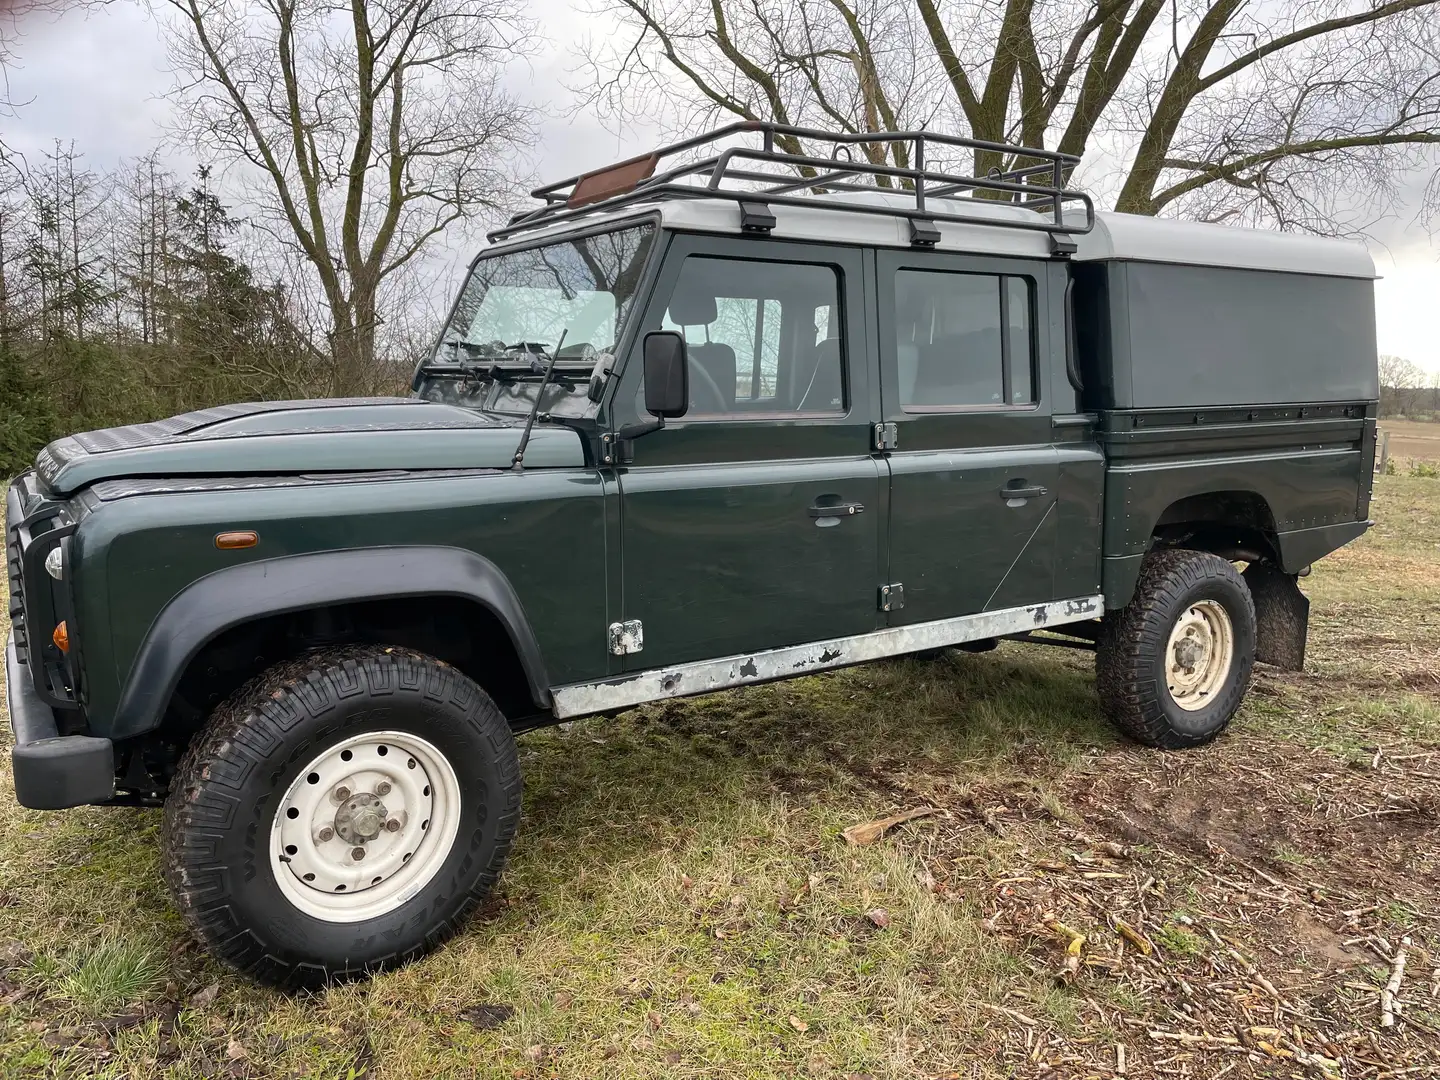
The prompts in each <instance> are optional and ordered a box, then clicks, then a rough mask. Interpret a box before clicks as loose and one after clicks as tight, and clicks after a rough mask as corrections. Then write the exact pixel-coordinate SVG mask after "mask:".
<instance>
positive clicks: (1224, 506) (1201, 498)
mask: <svg viewBox="0 0 1440 1080" xmlns="http://www.w3.org/2000/svg"><path fill="white" fill-rule="evenodd" d="M1150 546H1151V548H1156V547H1182V548H1189V549H1190V550H1192V551H1204V552H1208V553H1209V554H1211V555H1219V556H1220V557H1221V558H1222V559H1229V560H1231V561H1238V562H1273V563H1278V562H1279V560H1280V540H1279V530H1278V529H1277V528H1276V526H1275V513H1274V511H1272V510H1271V509H1270V503H1269V502H1268V501H1267V500H1266V499H1265V497H1264V496H1263V495H1261V494H1260V493H1259V492H1258V491H1251V490H1234V491H1207V492H1202V493H1200V494H1197V495H1187V496H1185V497H1184V498H1181V499H1176V500H1175V501H1174V502H1172V503H1171V504H1170V505H1169V506H1167V507H1166V508H1165V509H1164V510H1163V511H1162V512H1161V513H1160V516H1159V517H1158V518H1156V520H1155V525H1154V527H1153V529H1152V530H1151V534H1150Z"/></svg>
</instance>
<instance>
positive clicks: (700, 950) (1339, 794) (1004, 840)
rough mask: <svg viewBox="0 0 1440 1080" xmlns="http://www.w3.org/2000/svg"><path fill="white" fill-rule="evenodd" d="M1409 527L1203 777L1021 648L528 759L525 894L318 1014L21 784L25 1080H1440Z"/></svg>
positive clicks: (9, 965)
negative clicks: (875, 833)
mask: <svg viewBox="0 0 1440 1080" xmlns="http://www.w3.org/2000/svg"><path fill="white" fill-rule="evenodd" d="M1373 514H1374V516H1375V517H1376V518H1377V519H1378V522H1379V524H1378V526H1377V527H1376V528H1375V529H1373V530H1372V531H1371V532H1370V533H1369V534H1368V535H1367V536H1366V537H1365V538H1363V539H1362V540H1361V541H1359V542H1357V543H1356V544H1354V545H1353V546H1351V547H1350V548H1348V549H1346V550H1344V551H1342V552H1340V553H1338V554H1336V555H1335V556H1333V557H1331V558H1330V559H1327V560H1325V561H1324V562H1322V563H1321V564H1319V565H1318V566H1317V567H1316V568H1315V572H1314V574H1313V575H1312V576H1311V577H1309V578H1308V579H1306V581H1305V583H1304V584H1305V588H1306V590H1307V591H1308V592H1309V593H1310V595H1311V597H1312V598H1313V601H1314V609H1313V612H1312V620H1311V650H1310V663H1309V670H1308V671H1307V673H1306V674H1303V675H1294V674H1281V673H1278V672H1274V671H1271V670H1261V671H1259V672H1258V673H1257V676H1256V679H1255V684H1254V687H1253V689H1252V692H1251V694H1250V696H1249V698H1248V701H1247V704H1246V705H1245V707H1244V709H1243V710H1242V712H1241V714H1240V716H1239V718H1238V720H1237V721H1236V723H1235V725H1234V727H1233V729H1232V730H1231V732H1230V733H1229V734H1227V735H1226V736H1225V737H1224V738H1222V739H1221V740H1220V741H1219V742H1218V743H1216V744H1214V745H1212V746H1210V747H1207V748H1205V749H1203V750H1199V751H1195V752H1190V753H1183V754H1165V753H1158V752H1154V751H1149V750H1144V749H1140V748H1138V747H1135V746H1133V745H1129V744H1126V743H1125V742H1123V741H1121V740H1120V739H1118V738H1117V737H1116V736H1115V735H1113V734H1112V733H1111V731H1110V729H1109V728H1108V727H1107V726H1106V723H1105V721H1104V720H1103V718H1102V717H1101V715H1100V713H1099V711H1098V708H1097V706H1096V703H1095V699H1094V693H1093V678H1092V674H1091V663H1090V657H1089V656H1088V655H1086V654H1083V653H1072V652H1069V651H1066V650H1060V649H1051V650H1045V649H1038V648H1033V647H1032V648H1028V649H1027V648H1026V647H1023V646H1019V645H1007V646H1005V647H1003V648H1002V649H1000V650H998V651H997V652H994V653H990V654H984V655H968V654H959V653H957V654H951V655H948V656H946V657H944V658H942V659H940V660H938V661H932V662H919V661H903V662H893V663H884V664H877V665H872V666H869V667H865V668H858V669H853V670H849V671H844V672H839V673H835V674H831V675H825V676H817V677H812V678H808V679H804V680H800V681H796V682H790V683H785V684H779V685H775V686H769V687H763V688H755V689H747V690H742V691H736V692H731V693H726V694H719V695H715V696H712V697H710V698H706V699H701V700H696V701H691V702H683V703H668V704H664V705H658V706H655V707H647V708H643V709H639V710H636V711H634V712H631V713H629V714H627V715H626V716H624V717H621V718H620V719H618V720H614V721H595V722H588V723H581V724H577V725H573V726H569V727H567V728H565V729H563V730H551V731H548V732H543V733H537V734H534V735H527V736H525V737H524V738H523V739H522V745H521V753H522V757H523V761H524V766H525V769H526V790H525V798H526V812H525V819H524V823H523V825H522V828H521V835H520V841H519V844H518V846H517V848H516V850H515V854H514V858H513V860H512V862H511V865H510V869H509V871H508V873H507V875H506V877H505V878H504V881H503V886H502V891H501V892H500V894H499V895H498V896H497V897H496V898H495V899H494V902H493V903H492V904H490V906H489V907H488V908H487V909H486V910H485V911H483V912H481V913H479V914H477V915H476V916H475V917H474V918H473V920H472V921H471V922H470V924H469V926H468V927H467V929H466V930H465V932H464V933H463V934H462V935H461V936H460V937H458V938H457V939H456V940H454V941H452V942H451V943H450V944H449V945H448V946H446V947H445V948H443V949H442V950H440V951H439V952H438V953H436V954H435V955H433V956H431V957H429V958H427V959H425V960H424V961H422V962H420V963H418V964H415V965H413V966H412V967H410V968H408V969H406V970H404V971H400V972H396V973H392V974H390V975H386V976H383V977H379V978H376V979H374V980H373V981H371V982H368V983H364V984H359V985H351V986H345V987H340V988H336V989H333V990H330V991H328V992H325V993H319V994H315V995H307V996H285V995H282V994H279V993H275V992H272V991H269V990H265V989H262V988H259V987H256V986H254V985H251V984H249V983H247V982H246V981H244V980H242V979H240V978H237V977H234V976H232V975H230V974H228V973H227V972H225V971H224V970H222V969H220V968H219V967H218V966H217V965H215V964H214V963H213V962H211V961H210V960H208V959H207V958H206V957H205V956H204V955H203V954H201V953H199V952H197V951H196V949H195V947H194V946H193V945H192V943H191V942H190V940H189V939H188V937H187V936H186V934H185V932H184V930H183V928H182V926H181V924H180V920H179V918H178V917H177V916H176V914H175V913H174V911H173V910H172V909H171V908H170V906H169V904H168V901H167V897H166V895H165V893H164V890H163V888H162V885H161V882H160V875H159V870H158V867H157V855H156V852H157V842H158V836H157V833H158V830H159V827H160V815H159V813H158V812H157V811H136V810H103V809H79V810H74V811H69V812H65V813H53V814H42V813H33V812H29V811H25V810H21V809H19V808H18V807H16V806H15V804H14V802H13V794H12V792H11V789H10V781H9V775H8V768H9V762H8V757H9V755H8V754H6V755H4V758H5V763H4V766H3V768H4V774H3V778H0V1076H3V1077H26V1078H29V1077H50V1076H54V1077H60V1076H64V1077H89V1076H104V1077H111V1078H118V1077H122V1076H123V1077H127V1078H132V1080H133V1078H141V1077H154V1076H162V1075H163V1076H173V1077H211V1076H220V1077H302V1076H303V1077H311V1076H313V1077H335V1078H351V1080H353V1078H356V1077H361V1076H364V1077H370V1078H375V1080H379V1078H408V1077H431V1076H445V1077H451V1076H454V1077H492V1076H494V1077H517V1078H528V1077H535V1078H540V1077H549V1076H560V1077H577V1078H580V1077H584V1078H590V1077H612V1076H613V1077H702V1076H704V1077H739V1076H746V1077H749V1076H755V1077H829V1078H835V1080H856V1078H863V1077H870V1078H876V1080H878V1078H890V1077H895V1078H901V1077H904V1078H910V1077H924V1078H938V1077H948V1078H959V1077H1001V1076H1039V1075H1042V1074H1044V1075H1050V1076H1075V1077H1081V1076H1094V1077H1110V1076H1115V1075H1120V1074H1123V1075H1125V1076H1130V1077H1149V1076H1172V1075H1181V1076H1190V1077H1219V1076H1222V1075H1228V1076H1232V1077H1249V1076H1274V1077H1300V1076H1305V1077H1316V1078H1320V1080H1339V1078H1341V1077H1345V1078H1359V1077H1376V1078H1379V1077H1390V1076H1394V1077H1399V1076H1405V1077H1419V1076H1427V1075H1428V1076H1435V1075H1440V833H1437V829H1436V825H1437V815H1440V794H1437V792H1440V662H1437V661H1440V648H1437V642H1440V481H1437V480H1430V479H1422V478H1412V477H1408V476H1395V477H1384V478H1381V480H1380V481H1379V482H1378V486H1377V493H1376V499H1375V504H1374V509H1373ZM0 610H3V608H0ZM7 736H8V731H7ZM925 808H929V809H933V810H934V813H932V814H930V815H928V816H924V817H921V818H918V819H916V820H914V821H911V822H909V823H906V824H904V825H901V826H898V827H896V828H895V829H893V830H892V831H891V832H890V833H889V834H887V835H886V836H885V838H884V839H882V840H881V841H879V842H878V843H875V844H873V845H870V846H864V847H855V846H850V845H848V844H846V843H845V841H844V840H843V839H842V837H841V832H842V830H844V829H845V828H846V827H847V826H850V825H853V824H856V823H859V822H864V821H867V820H869V819H874V818H877V817H880V816H883V815H887V814H893V813H897V812H901V811H906V810H912V809H925ZM1081 936H1083V941H1081V940H1079V938H1080V937H1081ZM1402 954H1403V956H1404V958H1405V961H1406V963H1405V967H1404V971H1403V973H1402V975H1401V979H1400V982H1399V993H1398V1001H1399V1011H1398V1019H1397V1020H1396V1022H1395V1023H1394V1025H1393V1026H1382V1024H1381V1020H1382V1006H1381V1002H1382V988H1383V987H1384V986H1385V984H1386V983H1387V982H1388V981H1390V980H1391V979H1392V976H1393V973H1394V971H1395V969H1396V961H1397V958H1398V957H1399V956H1400V955H1402Z"/></svg>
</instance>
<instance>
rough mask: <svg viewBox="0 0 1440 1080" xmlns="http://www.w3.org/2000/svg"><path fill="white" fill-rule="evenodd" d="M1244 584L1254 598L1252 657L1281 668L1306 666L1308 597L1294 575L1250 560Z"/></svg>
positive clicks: (1282, 669) (1308, 615) (1308, 622)
mask: <svg viewBox="0 0 1440 1080" xmlns="http://www.w3.org/2000/svg"><path fill="white" fill-rule="evenodd" d="M1245 584H1246V585H1248V586H1249V587H1250V595H1251V597H1252V598H1253V599H1254V601H1255V659H1256V660H1259V661H1260V662H1261V663H1262V664H1270V665H1271V666H1273V667H1277V668H1279V669H1280V670H1281V671H1303V670H1304V669H1305V639H1306V637H1307V636H1308V634H1309V627H1310V600H1309V598H1308V597H1307V596H1306V595H1305V594H1304V593H1302V592H1301V591H1300V586H1298V585H1297V584H1296V583H1295V575H1294V574H1287V573H1285V572H1284V571H1282V570H1280V569H1278V568H1276V567H1274V566H1269V565H1266V564H1265V563H1251V564H1250V565H1249V566H1248V567H1246V569H1245Z"/></svg>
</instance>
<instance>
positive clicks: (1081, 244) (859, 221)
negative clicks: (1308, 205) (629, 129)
mask: <svg viewBox="0 0 1440 1080" xmlns="http://www.w3.org/2000/svg"><path fill="white" fill-rule="evenodd" d="M758 198H759V199H762V200H763V196H759V197H758ZM809 201H811V202H813V206H803V207H802V206H795V205H791V204H778V203H777V204H774V205H772V206H771V207H770V212H771V213H773V214H774V215H775V229H774V231H773V232H772V233H771V235H772V236H774V237H775V238H776V239H792V240H819V241H827V242H832V243H833V242H836V241H839V242H848V243H854V244H864V245H874V246H879V247H897V248H909V247H910V246H911V244H910V229H909V223H908V220H907V219H906V218H905V217H903V216H901V215H899V214H895V215H893V216H892V215H889V214H884V213H857V212H855V210H854V209H849V208H847V207H853V206H854V204H856V203H860V202H863V203H865V204H868V205H869V206H872V207H883V206H886V205H891V204H893V205H894V206H896V207H897V208H899V207H905V208H907V209H911V210H913V209H914V206H915V202H914V196H913V195H912V194H908V193H907V194H904V195H900V194H894V195H891V194H887V193H885V192H883V191H876V192H874V193H857V192H846V193H843V194H835V195H816V196H813V197H812V198H811V199H810V200H809ZM929 205H931V206H934V207H935V208H936V209H937V210H941V211H942V212H943V210H946V209H948V210H952V211H953V212H955V213H962V214H965V215H969V216H976V217H985V218H994V219H995V224H994V225H988V224H986V225H980V224H963V223H958V222H949V221H939V222H936V223H935V224H936V227H937V228H938V229H939V231H940V242H939V243H938V244H937V245H936V248H935V250H938V251H963V252H969V253H972V254H980V255H1009V256H1028V257H1032V258H1047V257H1049V256H1050V254H1051V248H1050V235H1049V234H1048V233H1046V232H1041V231H1036V230H1030V229H1024V228H1006V227H1005V226H1006V224H1007V223H1009V222H1014V223H1017V224H1018V223H1023V222H1027V221H1035V220H1036V214H1035V213H1033V212H1032V211H1029V210H1026V209H1023V208H1022V207H1018V206H1011V205H1004V204H1000V203H995V202H990V201H987V200H983V199H936V200H932V201H931V203H930V204H929ZM644 213H652V214H653V213H658V214H659V215H660V219H661V223H662V224H663V225H664V226H665V227H666V228H671V229H681V230H687V231H701V232H721V233H738V232H740V206H739V204H738V203H736V202H734V201H732V200H729V199H714V198H704V197H697V198H693V199H692V198H683V199H666V200H658V201H656V202H654V203H632V204H630V205H628V206H625V207H623V208H617V210H616V211H614V212H613V213H606V212H604V211H603V210H599V211H598V212H597V213H596V214H594V215H593V216H586V217H585V218H582V219H580V220H579V221H573V220H572V221H563V222H556V223H554V224H553V225H549V226H545V225H543V224H542V223H540V222H537V227H536V228H535V229H534V230H533V231H532V230H526V231H524V232H523V233H521V234H520V235H517V236H514V237H512V238H510V239H509V240H507V241H506V243H507V244H511V243H533V242H534V241H535V240H538V239H541V238H543V237H548V236H552V235H553V236H560V235H563V234H565V233H569V232H573V231H575V230H576V229H578V228H581V227H583V228H586V229H589V228H593V227H595V226H597V225H602V224H603V223H605V222H606V221H609V220H620V219H623V218H633V217H635V216H637V215H640V214H644ZM1072 219H1073V220H1075V221H1076V222H1077V224H1079V223H1081V222H1083V220H1084V217H1083V212H1080V211H1067V214H1066V220H1072ZM1072 238H1073V239H1074V241H1075V243H1076V244H1077V245H1078V249H1079V250H1078V251H1077V252H1076V253H1075V255H1074V258H1075V259H1077V260H1080V261H1102V260H1132V261H1140V262H1161V263H1176V264H1180V265H1189V266H1217V267H1229V268H1233V269H1247V270H1275V271H1281V272H1287V273H1296V274H1320V275H1325V276H1329V277H1350V278H1374V277H1375V276H1376V274H1375V264H1374V262H1373V260H1372V259H1371V258H1370V253H1369V252H1368V251H1367V250H1366V249H1365V246H1364V245H1363V244H1361V243H1358V242H1356V241H1352V240H1334V239H1329V238H1325V237H1318V236H1309V235H1305V234H1300V233H1281V232H1271V231H1268V230H1264V229H1240V228H1235V227H1232V226H1228V225H1209V224H1204V223H1201V222H1194V221H1177V220H1173V219H1168V218H1152V217H1143V216H1140V215H1137V214H1116V213H1108V212H1098V213H1096V215H1095V227H1094V228H1093V229H1092V230H1091V231H1090V232H1088V233H1083V234H1072Z"/></svg>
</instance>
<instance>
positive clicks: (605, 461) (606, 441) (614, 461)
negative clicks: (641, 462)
mask: <svg viewBox="0 0 1440 1080" xmlns="http://www.w3.org/2000/svg"><path fill="white" fill-rule="evenodd" d="M634 460H635V444H634V443H633V442H632V441H631V440H629V439H622V438H620V436H618V435H616V434H614V433H613V432H609V431H607V432H605V434H603V435H601V436H600V463H601V464H602V465H611V466H618V465H629V464H630V463H631V462H632V461H634Z"/></svg>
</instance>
